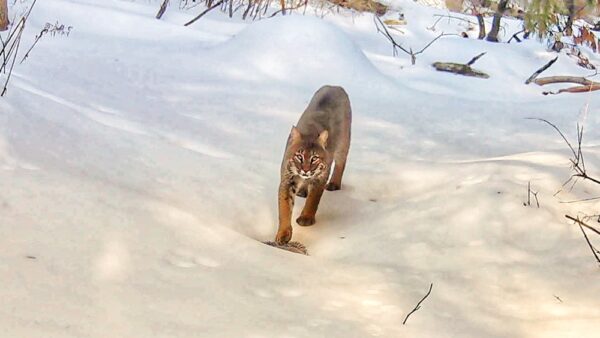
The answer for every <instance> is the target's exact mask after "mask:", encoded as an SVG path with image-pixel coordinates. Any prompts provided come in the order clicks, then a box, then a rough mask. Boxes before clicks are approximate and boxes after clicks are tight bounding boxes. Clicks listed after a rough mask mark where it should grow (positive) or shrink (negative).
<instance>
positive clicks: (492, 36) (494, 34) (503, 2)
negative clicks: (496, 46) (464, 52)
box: [486, 0, 508, 42]
mask: <svg viewBox="0 0 600 338" xmlns="http://www.w3.org/2000/svg"><path fill="white" fill-rule="evenodd" d="M507 5H508V0H500V2H498V9H497V10H496V13H494V20H493V21H492V28H491V29H490V33H489V34H488V36H487V38H486V40H487V41H491V42H498V32H500V19H502V15H504V11H505V10H506V6H507Z"/></svg>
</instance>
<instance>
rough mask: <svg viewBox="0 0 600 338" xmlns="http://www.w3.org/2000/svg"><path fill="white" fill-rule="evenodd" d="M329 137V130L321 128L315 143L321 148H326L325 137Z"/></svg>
mask: <svg viewBox="0 0 600 338" xmlns="http://www.w3.org/2000/svg"><path fill="white" fill-rule="evenodd" d="M328 137H329V132H328V131H327V130H323V131H322V132H321V133H320V134H319V137H318V138H317V143H319V145H320V146H321V147H323V148H327V138H328Z"/></svg>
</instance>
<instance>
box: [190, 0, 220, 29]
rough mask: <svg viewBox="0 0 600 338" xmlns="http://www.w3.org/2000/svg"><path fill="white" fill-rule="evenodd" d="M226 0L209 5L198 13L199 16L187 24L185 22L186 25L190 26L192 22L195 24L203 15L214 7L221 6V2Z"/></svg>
mask: <svg viewBox="0 0 600 338" xmlns="http://www.w3.org/2000/svg"><path fill="white" fill-rule="evenodd" d="M223 1H224V0H219V1H217V2H216V3H214V4H213V5H212V6H210V7H208V8H207V9H205V10H204V11H203V12H202V13H200V14H198V16H196V17H195V18H193V19H192V20H190V21H188V22H187V23H186V24H184V26H189V25H191V24H193V23H194V22H196V21H198V20H200V18H201V17H203V16H204V15H205V14H206V13H208V12H210V11H212V10H213V9H215V8H217V7H219V6H221V4H222V3H223Z"/></svg>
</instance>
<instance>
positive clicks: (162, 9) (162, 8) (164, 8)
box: [156, 0, 169, 20]
mask: <svg viewBox="0 0 600 338" xmlns="http://www.w3.org/2000/svg"><path fill="white" fill-rule="evenodd" d="M168 5H169V0H163V3H162V5H160V9H159V10H158V13H156V18H157V19H159V20H160V18H162V16H163V14H165V12H166V11H167V6H168Z"/></svg>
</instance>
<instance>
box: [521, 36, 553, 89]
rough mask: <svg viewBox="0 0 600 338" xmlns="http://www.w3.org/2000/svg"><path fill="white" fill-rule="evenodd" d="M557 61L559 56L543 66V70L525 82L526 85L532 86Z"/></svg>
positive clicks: (537, 71)
mask: <svg viewBox="0 0 600 338" xmlns="http://www.w3.org/2000/svg"><path fill="white" fill-rule="evenodd" d="M509 42H510V40H509ZM556 60H558V56H557V57H555V58H554V59H552V60H550V62H548V63H547V64H545V65H544V66H542V68H540V69H538V70H536V71H535V72H534V73H533V74H531V76H530V77H529V78H528V79H527V81H525V84H530V83H531V82H532V81H534V80H535V79H536V78H537V77H538V76H539V75H540V74H541V73H542V72H543V71H545V70H546V69H548V68H550V66H552V65H553V64H554V63H555V62H556ZM538 84H539V83H538Z"/></svg>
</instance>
